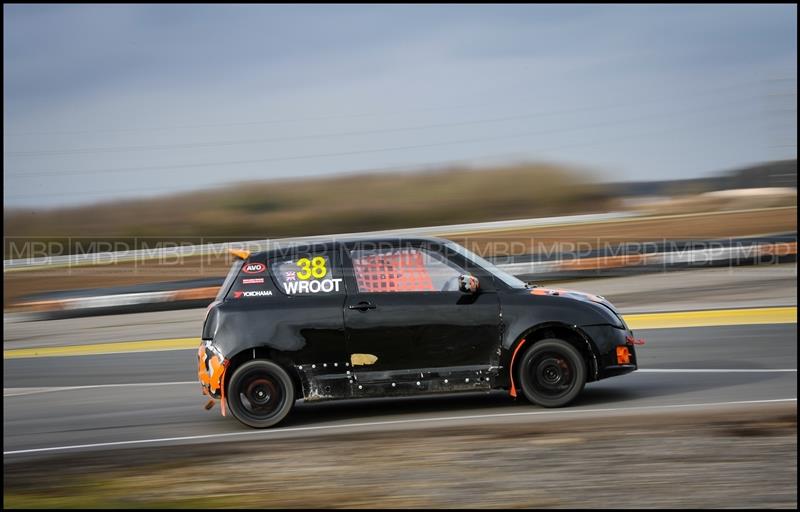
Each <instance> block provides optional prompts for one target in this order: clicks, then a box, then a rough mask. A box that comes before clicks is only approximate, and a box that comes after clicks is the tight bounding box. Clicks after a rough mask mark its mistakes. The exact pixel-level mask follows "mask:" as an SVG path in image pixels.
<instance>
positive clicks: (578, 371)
mask: <svg viewBox="0 0 800 512" xmlns="http://www.w3.org/2000/svg"><path fill="white" fill-rule="evenodd" d="M518 375H519V376H520V379H519V381H520V384H521V387H522V392H523V394H524V395H525V398H527V399H528V400H530V401H531V402H533V403H535V404H539V405H541V406H543V407H561V406H564V405H567V404H568V403H570V402H571V401H572V400H574V399H575V397H577V396H578V395H579V394H580V392H581V391H582V390H583V386H584V384H586V363H585V362H584V360H583V357H582V356H581V353H580V352H578V350H577V349H576V348H575V347H573V346H572V345H570V344H569V343H567V342H566V341H564V340H559V339H555V338H552V339H546V340H541V341H538V342H536V343H535V344H533V345H532V346H531V347H530V348H529V349H528V350H527V351H526V352H525V355H524V356H523V358H522V360H521V361H520V364H519V372H518Z"/></svg>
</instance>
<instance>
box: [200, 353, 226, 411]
mask: <svg viewBox="0 0 800 512" xmlns="http://www.w3.org/2000/svg"><path fill="white" fill-rule="evenodd" d="M228 363H230V360H228V359H225V358H224V357H223V356H222V352H220V351H219V349H218V348H217V347H216V346H214V343H213V342H212V341H208V340H205V341H203V342H202V343H201V344H200V347H198V349H197V378H198V380H199V381H200V387H201V389H202V391H203V394H204V395H208V396H210V397H211V398H218V399H221V398H224V397H225V393H224V389H223V387H224V384H225V370H226V369H227V368H228Z"/></svg>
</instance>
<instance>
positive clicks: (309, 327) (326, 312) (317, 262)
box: [262, 247, 351, 400]
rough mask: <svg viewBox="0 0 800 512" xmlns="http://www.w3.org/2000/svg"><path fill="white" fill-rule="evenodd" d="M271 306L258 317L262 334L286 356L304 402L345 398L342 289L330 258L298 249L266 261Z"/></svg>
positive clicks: (346, 368)
mask: <svg viewBox="0 0 800 512" xmlns="http://www.w3.org/2000/svg"><path fill="white" fill-rule="evenodd" d="M267 266H268V268H269V273H270V275H271V277H272V279H273V281H274V283H275V288H276V291H275V293H274V295H275V296H276V299H277V300H273V301H265V304H268V305H269V306H270V308H269V312H268V314H265V315H264V319H265V325H263V327H262V333H263V334H264V336H265V338H266V339H270V340H273V347H275V348H276V349H278V350H285V351H287V356H288V357H290V358H291V360H292V362H293V363H294V364H295V365H296V368H297V371H298V373H299V374H300V377H301V381H302V385H303V395H304V398H305V399H306V400H321V399H326V398H342V397H347V396H350V388H351V383H350V380H351V377H350V375H349V374H350V368H349V353H348V350H347V344H346V335H345V331H344V319H343V317H342V309H343V308H344V302H345V286H344V283H343V282H342V279H343V278H342V274H341V267H340V264H339V262H338V260H337V258H336V252H335V251H333V250H331V249H326V248H324V247H310V248H306V247H299V248H292V249H290V250H286V251H283V252H281V253H278V254H275V255H273V256H272V257H271V258H270V259H269V260H268V261H267Z"/></svg>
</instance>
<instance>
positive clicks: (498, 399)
mask: <svg viewBox="0 0 800 512" xmlns="http://www.w3.org/2000/svg"><path fill="white" fill-rule="evenodd" d="M636 334H637V336H641V337H643V338H645V339H646V340H647V343H646V345H644V346H642V347H639V348H638V354H639V361H640V366H641V368H642V370H640V371H638V372H636V373H634V374H631V375H627V376H622V377H617V378H612V379H608V380H604V381H601V382H597V383H592V384H589V385H587V387H586V389H585V391H584V393H583V395H582V396H581V397H580V398H579V400H578V401H577V402H576V403H575V404H574V405H573V406H571V407H569V408H565V409H556V410H553V409H543V408H541V407H538V406H535V405H531V404H527V403H525V402H524V401H516V402H515V401H514V400H512V399H511V398H509V397H508V396H507V395H506V394H505V393H503V392H492V393H489V394H483V393H480V394H478V393H468V394H463V395H450V396H431V397H421V398H409V399H394V400H388V399H370V400H360V401H343V402H328V403H320V404H303V403H302V402H300V403H299V404H298V405H297V407H296V408H295V410H294V412H293V414H292V415H290V417H289V418H288V419H287V421H286V422H284V423H283V424H282V425H281V426H280V427H278V428H275V429H269V430H264V431H257V430H252V429H249V428H246V427H243V426H241V425H240V424H239V423H238V422H236V421H235V420H234V419H232V418H230V417H229V418H223V417H221V416H220V414H219V410H218V409H217V408H214V409H212V410H211V411H206V410H204V409H203V407H202V406H203V404H204V403H205V400H204V397H203V396H202V395H201V394H200V390H199V387H198V384H197V383H196V382H195V379H196V376H195V364H196V363H195V352H194V350H169V351H160V352H139V353H117V354H106V355H86V356H69V357H31V358H18V359H9V358H4V361H3V369H4V377H3V387H4V393H3V394H4V397H3V413H4V436H3V452H4V462H8V461H13V460H20V459H21V458H25V457H41V456H48V455H52V454H56V453H64V452H76V451H87V450H100V449H116V448H129V447H135V446H158V445H166V444H183V443H204V442H211V443H220V442H231V441H236V440H241V439H256V438H263V440H264V442H265V443H269V442H275V440H278V439H281V438H286V437H297V436H305V435H326V434H328V433H341V432H362V431H374V430H383V429H395V428H429V427H435V426H442V425H464V424H481V423H486V422H489V423H503V422H509V421H529V422H535V421H540V420H544V419H545V418H552V417H554V416H559V417H561V416H563V417H565V418H572V417H574V418H576V420H580V421H591V419H592V418H593V417H599V416H602V415H607V414H616V413H628V414H636V413H638V412H643V411H652V410H664V409H670V408H672V409H674V410H681V409H691V408H694V409H696V408H712V407H722V406H737V407H757V406H759V404H764V403H780V402H786V403H793V404H795V405H796V397H797V341H796V338H797V325H796V313H795V323H784V324H776V325H770V324H763V325H730V326H709V327H691V328H661V329H653V330H646V329H642V330H638V331H637V332H636Z"/></svg>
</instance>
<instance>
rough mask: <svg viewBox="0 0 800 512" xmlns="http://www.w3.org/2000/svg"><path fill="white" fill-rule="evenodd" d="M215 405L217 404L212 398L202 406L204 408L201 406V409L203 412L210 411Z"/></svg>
mask: <svg viewBox="0 0 800 512" xmlns="http://www.w3.org/2000/svg"><path fill="white" fill-rule="evenodd" d="M215 403H217V401H216V400H214V399H213V398H212V399H211V400H209V401H208V402H206V405H204V406H203V408H204V409H205V410H207V411H210V410H211V408H212V407H214V404H215Z"/></svg>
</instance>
